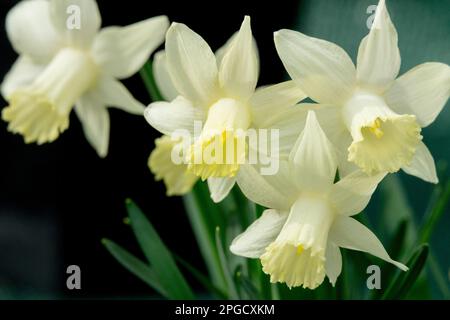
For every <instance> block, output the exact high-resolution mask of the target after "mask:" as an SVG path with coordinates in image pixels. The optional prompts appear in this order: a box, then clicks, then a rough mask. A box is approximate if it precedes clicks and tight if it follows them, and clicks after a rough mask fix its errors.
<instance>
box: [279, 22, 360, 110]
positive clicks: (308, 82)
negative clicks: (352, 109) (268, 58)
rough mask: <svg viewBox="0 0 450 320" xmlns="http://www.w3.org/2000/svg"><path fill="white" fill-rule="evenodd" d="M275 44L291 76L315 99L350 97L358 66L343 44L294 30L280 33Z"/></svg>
mask: <svg viewBox="0 0 450 320" xmlns="http://www.w3.org/2000/svg"><path fill="white" fill-rule="evenodd" d="M275 46H276V48H277V51H278V55H279V56H280V58H281V60H282V61H283V64H284V67H285V68H286V70H287V72H288V73H289V75H290V76H291V78H292V79H294V80H295V81H297V82H298V83H299V84H300V87H301V88H302V89H303V90H304V91H305V93H306V94H307V95H308V96H309V97H311V98H312V99H313V100H315V101H316V102H320V103H331V104H339V103H344V102H345V100H347V98H348V97H349V96H350V94H351V92H352V90H353V86H354V84H355V77H356V72H355V66H354V65H353V62H352V60H351V59H350V57H349V56H348V55H347V53H346V52H345V51H344V50H343V49H342V48H341V47H339V46H337V45H335V44H333V43H331V42H328V41H324V40H320V39H316V38H312V37H308V36H306V35H304V34H302V33H300V32H296V31H291V30H280V31H278V32H276V33H275Z"/></svg>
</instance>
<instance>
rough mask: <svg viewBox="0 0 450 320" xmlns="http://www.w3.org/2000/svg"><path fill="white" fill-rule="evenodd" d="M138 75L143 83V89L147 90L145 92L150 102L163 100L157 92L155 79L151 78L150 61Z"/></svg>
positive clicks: (151, 68)
mask: <svg viewBox="0 0 450 320" xmlns="http://www.w3.org/2000/svg"><path fill="white" fill-rule="evenodd" d="M139 74H140V75H141V78H142V80H143V81H144V84H145V87H146V88H147V91H148V93H149V95H150V97H151V98H152V100H153V101H163V100H164V98H163V96H162V94H161V92H160V91H159V89H158V86H157V85H156V81H155V78H154V76H153V67H152V60H149V61H147V62H146V63H145V64H144V66H143V67H142V69H141V70H140V71H139Z"/></svg>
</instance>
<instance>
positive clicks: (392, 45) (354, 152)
mask: <svg viewBox="0 0 450 320" xmlns="http://www.w3.org/2000/svg"><path fill="white" fill-rule="evenodd" d="M275 45H276V48H277V51H278V54H279V56H280V58H281V60H282V61H283V64H284V66H285V68H286V70H287V71H288V73H289V74H290V76H291V77H292V78H293V79H294V80H295V81H296V82H297V83H298V84H299V86H300V87H301V88H302V89H303V90H304V91H305V93H306V94H307V95H308V96H309V97H311V98H312V99H313V100H314V101H316V102H318V103H319V104H322V105H323V107H324V108H326V109H328V110H329V112H322V113H321V114H322V115H324V117H325V120H323V119H322V118H321V115H319V114H318V118H319V121H320V122H322V121H326V122H327V125H326V126H325V125H323V128H324V130H326V131H327V130H328V129H332V130H333V134H328V131H327V135H328V136H329V137H330V139H331V140H332V141H333V143H334V144H335V145H336V146H337V147H338V149H340V150H341V153H342V154H340V155H339V158H340V164H339V170H340V171H341V170H342V172H343V173H344V175H345V174H347V173H348V172H349V171H351V170H352V169H354V168H355V167H359V168H361V169H362V170H363V171H364V172H366V173H368V174H376V173H379V172H397V171H398V170H400V169H403V170H404V171H405V172H406V173H408V174H411V175H414V176H417V177H419V178H421V179H423V180H425V181H428V182H432V183H437V182H438V178H437V176H436V169H435V164H434V160H433V157H432V155H431V154H430V152H429V150H428V149H427V147H426V146H425V144H424V143H423V142H422V141H421V140H422V136H421V128H423V127H426V126H428V125H429V124H431V123H432V122H433V121H434V120H435V119H436V117H437V115H438V114H439V112H440V111H441V110H442V108H443V107H444V105H445V103H446V101H447V100H448V98H449V96H450V67H449V66H448V65H446V64H443V63H437V62H428V63H424V64H421V65H419V66H417V67H415V68H413V69H412V70H410V71H408V72H407V73H405V74H404V75H402V76H401V77H399V78H397V75H398V73H399V69H400V52H399V48H398V46H397V32H396V30H395V27H394V25H393V24H392V22H391V20H390V17H389V14H388V11H387V9H386V5H385V1H384V0H381V1H380V2H379V4H378V7H377V11H376V15H375V19H374V23H373V25H372V28H371V30H370V32H369V34H368V35H367V36H366V37H365V38H364V39H363V40H362V41H361V44H360V46H359V51H358V59H357V67H356V68H355V66H354V64H353V62H352V60H351V59H350V57H349V56H348V55H347V53H346V52H345V51H344V50H343V49H342V48H340V47H339V46H337V45H335V44H333V43H331V42H327V41H324V40H320V39H317V38H312V37H308V36H306V35H304V34H302V33H300V32H295V31H291V30H280V31H278V32H276V33H275ZM396 78H397V79H396ZM333 109H335V110H333ZM347 161H350V162H351V163H352V164H353V168H352V166H349V164H347V163H346V162H347Z"/></svg>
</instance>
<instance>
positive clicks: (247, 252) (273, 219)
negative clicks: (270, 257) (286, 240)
mask: <svg viewBox="0 0 450 320" xmlns="http://www.w3.org/2000/svg"><path fill="white" fill-rule="evenodd" d="M287 217H288V215H287V214H286V213H279V212H278V211H276V210H272V209H269V210H265V211H264V212H263V214H262V216H261V217H260V218H259V219H258V220H256V221H255V222H253V223H252V224H251V225H250V226H249V227H248V228H247V230H245V231H244V233H242V234H240V235H239V236H237V237H236V238H235V239H234V240H233V242H232V243H231V246H230V251H231V252H232V253H234V254H235V255H238V256H243V257H247V258H259V257H260V256H261V255H262V254H263V253H264V250H265V249H266V247H267V246H268V245H269V244H270V243H271V242H273V241H274V240H275V238H276V237H277V236H278V234H279V233H280V231H281V228H282V227H283V225H284V223H285V222H286V219H287Z"/></svg>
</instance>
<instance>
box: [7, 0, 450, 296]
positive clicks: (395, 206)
mask: <svg viewBox="0 0 450 320" xmlns="http://www.w3.org/2000/svg"><path fill="white" fill-rule="evenodd" d="M16 3H17V1H12V0H0V24H1V27H0V52H1V53H0V57H1V60H0V78H3V76H4V74H5V73H6V72H7V71H8V70H9V68H10V67H11V65H12V64H13V62H14V61H15V59H16V57H17V55H16V53H14V51H13V50H12V48H11V46H10V44H9V41H8V39H7V37H6V34H5V30H4V22H5V16H6V14H7V12H8V10H9V9H10V8H11V7H13V6H14V5H15V4H16ZM98 4H99V7H100V12H101V14H102V18H103V26H110V25H127V24H130V23H133V22H137V21H139V20H143V19H146V18H148V17H150V16H156V15H160V14H166V15H168V16H169V18H170V20H171V21H177V22H183V23H185V24H187V25H188V26H189V27H190V28H192V29H193V30H194V31H196V32H197V33H199V34H200V35H201V36H203V37H204V38H205V40H206V41H207V42H208V43H209V44H210V46H211V47H212V48H213V50H215V49H217V48H219V47H220V46H221V45H222V44H223V43H224V42H225V41H226V40H227V39H228V37H229V36H231V35H232V34H233V33H234V32H235V31H236V30H238V28H239V26H240V23H241V22H242V19H243V16H244V15H246V14H248V15H250V16H251V18H252V29H253V33H254V36H255V38H256V40H257V42H258V46H259V50H260V59H261V75H260V82H259V84H260V85H264V84H270V83H275V82H279V81H282V80H283V79H285V78H286V74H285V72H284V69H283V67H282V64H281V62H280V60H279V59H278V56H277V54H276V51H275V48H274V45H273V38H272V33H273V32H274V31H276V30H278V29H281V28H290V29H296V30H299V31H302V32H304V33H306V34H308V35H311V36H314V37H318V38H323V39H326V40H329V41H332V42H335V43H337V44H339V45H340V46H342V47H343V48H344V49H345V50H346V51H347V52H348V53H349V55H350V56H351V57H352V58H353V59H354V61H355V58H356V52H357V49H358V46H359V42H360V40H361V39H362V38H363V37H364V36H365V35H366V34H367V32H368V28H367V19H368V18H369V17H370V16H371V15H372V14H374V12H375V11H374V10H373V9H370V6H371V5H376V4H377V1H375V0H335V1H331V0H315V1H313V0H302V1H277V2H274V1H269V2H260V3H257V2H251V1H226V2H221V3H220V4H217V3H215V4H212V3H211V4H210V6H205V5H202V4H200V3H196V2H193V1H192V2H191V1H170V0H167V1H152V2H150V1H137V0H129V1H127V2H124V1H106V0H99V1H98ZM387 5H388V10H389V12H390V14H391V18H392V20H393V21H394V24H395V26H396V28H397V31H398V34H399V46H400V50H401V55H402V68H401V73H404V72H405V71H407V70H409V69H410V68H412V67H414V66H415V65H417V64H420V63H423V62H426V61H439V62H443V63H447V64H450V0H395V1H394V0H388V1H387ZM124 83H125V85H126V86H127V87H128V88H129V90H130V91H131V92H132V93H133V94H134V95H135V97H136V98H137V99H138V100H140V101H142V102H143V103H145V104H147V103H149V102H150V97H149V95H148V93H147V92H146V90H145V88H144V85H143V83H142V80H141V78H140V76H139V75H135V76H133V77H132V78H130V79H127V80H125V81H124ZM0 101H1V103H2V104H3V105H4V106H6V102H5V101H3V100H1V98H0ZM448 107H449V105H448V104H447V106H446V108H444V111H443V112H442V113H441V115H440V116H439V117H438V119H437V121H436V122H435V123H433V124H432V125H431V126H430V127H429V128H426V129H424V132H423V135H424V137H425V138H424V141H425V143H426V144H427V145H428V146H429V148H430V150H431V152H432V153H433V155H434V157H435V160H436V161H437V163H438V164H439V168H441V171H440V174H441V176H445V175H447V176H448V173H449V172H448V171H449V169H448V167H446V163H448V162H449V161H450V143H449V142H450V109H449V108H448ZM110 115H111V138H110V148H109V155H108V157H107V158H105V159H100V158H99V157H98V156H97V154H96V153H95V151H94V149H92V148H91V147H90V145H89V144H88V143H87V141H86V140H85V138H84V135H83V132H82V129H81V126H80V123H79V121H78V119H77V118H76V116H75V114H72V116H71V118H70V120H71V122H70V127H69V129H68V130H67V131H66V132H64V133H63V134H62V135H61V136H60V137H59V138H58V139H57V140H56V142H54V143H51V144H47V145H44V146H36V145H25V144H24V142H23V140H22V138H21V137H20V136H18V135H12V134H10V133H8V132H7V130H6V123H5V122H3V121H0V146H1V150H2V151H1V156H0V168H1V174H0V299H4V298H19V299H20V298H26V299H31V298H41V299H42V298H114V297H117V298H134V297H147V296H149V295H151V294H152V291H151V289H149V288H148V287H147V286H146V285H145V284H143V283H142V282H141V281H140V280H138V279H137V278H135V277H134V276H133V275H131V274H130V273H129V272H128V271H126V270H125V269H123V268H122V267H121V266H120V265H119V264H118V263H117V262H116V261H115V260H114V259H113V258H112V257H111V256H110V255H109V253H108V252H107V251H106V250H105V249H104V247H103V246H102V244H101V242H100V240H101V239H102V238H103V237H108V238H111V239H113V240H114V241H116V242H117V243H119V244H121V245H122V246H123V247H125V248H127V249H128V250H130V251H131V252H133V253H135V254H136V255H137V256H139V257H140V256H142V254H141V253H140V252H139V249H138V246H137V244H136V241H135V239H134V237H133V234H132V232H131V230H130V228H129V226H127V225H126V224H124V223H123V219H124V218H125V216H126V210H125V206H124V200H125V199H126V198H127V197H129V198H132V199H133V200H135V201H136V203H137V204H138V205H139V206H141V208H142V209H143V211H144V212H146V214H147V215H148V217H149V219H150V220H151V221H152V223H153V225H154V226H155V228H156V229H157V230H158V232H159V234H160V235H161V237H162V238H163V240H164V241H165V242H166V244H167V245H168V247H169V248H171V249H172V250H173V251H174V252H175V253H177V254H178V255H179V256H181V257H184V258H185V259H187V260H188V261H189V262H190V263H192V264H193V265H194V266H196V267H198V268H199V269H201V270H204V269H205V268H204V265H203V262H202V259H201V256H200V254H199V252H198V249H197V245H196V242H195V239H194V237H193V234H192V231H191V228H190V225H189V221H188V220H187V218H186V216H185V214H184V209H183V204H182V201H181V198H179V197H172V198H167V197H166V196H165V188H164V186H163V184H162V183H159V182H155V181H154V179H153V176H152V174H151V173H150V171H149V169H148V167H147V158H148V156H149V154H150V152H151V150H152V149H153V147H154V139H155V138H157V137H158V136H159V133H157V132H156V131H155V130H153V129H152V128H151V127H150V126H149V125H147V123H146V122H145V120H144V119H143V118H141V117H138V116H133V115H130V114H126V113H124V112H121V111H119V110H114V109H111V110H110ZM432 192H433V186H431V185H429V184H427V183H425V182H422V181H420V180H418V179H415V178H412V177H409V176H406V175H405V174H399V175H396V176H392V177H390V178H389V179H387V180H386V181H385V182H384V183H383V185H382V186H381V187H380V188H379V190H378V191H377V193H376V195H375V196H374V201H373V202H372V203H371V205H370V207H369V210H368V212H369V218H370V221H371V223H372V224H373V226H374V229H375V230H376V231H375V233H376V234H378V235H381V238H382V241H383V242H384V243H385V241H388V240H389V239H388V236H389V235H390V234H391V233H392V230H393V229H395V228H396V226H397V225H396V223H395V222H398V221H400V220H401V219H402V218H405V217H406V218H407V219H409V220H411V221H413V223H414V224H416V225H420V223H421V221H422V217H423V215H424V214H425V212H426V210H427V206H428V203H429V199H430V197H431V195H432ZM448 213H449V212H448V208H447V212H445V214H444V217H443V219H442V220H441V221H440V223H439V225H438V227H437V228H436V229H435V233H434V235H433V237H432V239H431V242H432V250H433V252H434V253H435V255H436V261H437V263H438V265H439V266H440V268H441V270H442V271H443V272H444V274H445V278H446V279H445V281H446V283H447V285H448V283H449V277H450V274H449V273H450V270H449V266H450V255H449V253H450V251H449V245H450V236H449V233H448V230H449V227H450V215H449V214H448ZM387 217H389V218H387ZM69 265H78V266H80V268H81V286H82V289H81V290H72V291H71V290H68V289H67V288H66V278H67V274H66V268H67V267H68V266H69ZM188 279H189V278H188ZM432 296H433V295H432Z"/></svg>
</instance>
